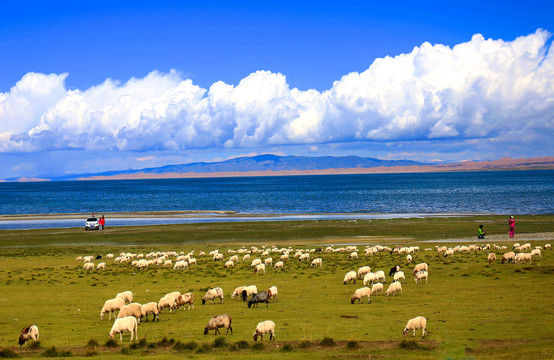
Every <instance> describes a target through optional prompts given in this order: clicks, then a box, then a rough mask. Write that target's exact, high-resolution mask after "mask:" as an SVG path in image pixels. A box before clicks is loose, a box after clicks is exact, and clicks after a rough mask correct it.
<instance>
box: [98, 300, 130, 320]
mask: <svg viewBox="0 0 554 360" xmlns="http://www.w3.org/2000/svg"><path fill="white" fill-rule="evenodd" d="M124 306H125V300H123V299H121V298H115V299H110V300H106V302H105V303H104V306H103V307H102V310H100V320H104V315H105V314H106V313H110V317H109V318H108V320H111V319H112V314H114V311H117V310H121V308H122V307H124ZM114 318H115V314H114Z"/></svg>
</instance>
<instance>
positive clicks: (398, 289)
mask: <svg viewBox="0 0 554 360" xmlns="http://www.w3.org/2000/svg"><path fill="white" fill-rule="evenodd" d="M396 293H400V294H402V285H401V284H400V283H399V282H398V281H394V282H392V283H391V284H390V285H389V288H388V289H387V292H386V293H385V295H386V296H389V295H393V296H394V295H395V294H396Z"/></svg>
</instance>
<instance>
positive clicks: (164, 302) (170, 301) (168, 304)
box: [158, 295, 177, 312]
mask: <svg viewBox="0 0 554 360" xmlns="http://www.w3.org/2000/svg"><path fill="white" fill-rule="evenodd" d="M165 308H169V312H171V311H172V310H173V309H175V308H177V300H176V299H175V298H174V297H173V296H168V295H165V296H164V297H162V298H161V299H160V301H158V310H159V311H162V310H163V309H165Z"/></svg>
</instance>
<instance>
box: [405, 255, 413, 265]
mask: <svg viewBox="0 0 554 360" xmlns="http://www.w3.org/2000/svg"><path fill="white" fill-rule="evenodd" d="M406 261H408V264H409V263H411V262H412V255H410V254H408V255H406Z"/></svg>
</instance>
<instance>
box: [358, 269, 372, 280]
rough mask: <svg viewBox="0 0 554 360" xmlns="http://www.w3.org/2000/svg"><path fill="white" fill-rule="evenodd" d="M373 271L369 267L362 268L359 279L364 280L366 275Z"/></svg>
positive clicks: (359, 271) (359, 270)
mask: <svg viewBox="0 0 554 360" xmlns="http://www.w3.org/2000/svg"><path fill="white" fill-rule="evenodd" d="M370 271H371V268H370V267H369V266H362V267H361V268H359V269H358V279H363V278H364V275H365V274H368V273H369V272H370Z"/></svg>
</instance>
